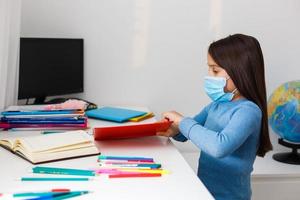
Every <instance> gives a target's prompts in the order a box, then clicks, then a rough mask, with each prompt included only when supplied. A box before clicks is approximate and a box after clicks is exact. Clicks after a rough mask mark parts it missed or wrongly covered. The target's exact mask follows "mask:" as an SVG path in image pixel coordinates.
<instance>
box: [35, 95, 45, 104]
mask: <svg viewBox="0 0 300 200" xmlns="http://www.w3.org/2000/svg"><path fill="white" fill-rule="evenodd" d="M45 100H46V96H43V97H36V98H35V100H34V102H33V104H44V103H45Z"/></svg>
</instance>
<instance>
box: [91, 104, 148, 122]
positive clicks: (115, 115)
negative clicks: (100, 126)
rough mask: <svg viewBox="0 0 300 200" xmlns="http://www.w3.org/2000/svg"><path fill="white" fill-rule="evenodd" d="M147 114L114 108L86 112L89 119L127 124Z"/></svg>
mask: <svg viewBox="0 0 300 200" xmlns="http://www.w3.org/2000/svg"><path fill="white" fill-rule="evenodd" d="M145 114H147V112H143V111H137V110H129V109H124V108H114V107H103V108H98V109H94V110H89V111H87V112H86V115H87V116H88V117H91V118H96V119H102V120H108V121H114V122H125V121H128V120H129V119H131V118H133V117H139V116H142V115H145Z"/></svg>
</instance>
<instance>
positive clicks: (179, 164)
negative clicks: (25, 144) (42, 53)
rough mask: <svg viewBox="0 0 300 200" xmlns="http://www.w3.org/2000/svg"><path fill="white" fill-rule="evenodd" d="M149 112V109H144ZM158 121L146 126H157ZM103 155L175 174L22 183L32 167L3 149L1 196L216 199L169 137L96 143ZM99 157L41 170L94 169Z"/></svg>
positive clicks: (102, 123) (0, 155)
mask: <svg viewBox="0 0 300 200" xmlns="http://www.w3.org/2000/svg"><path fill="white" fill-rule="evenodd" d="M144 110H147V109H144ZM89 121H90V125H91V126H92V127H93V126H108V125H111V124H114V125H115V124H116V123H111V122H105V121H100V120H89ZM153 121H155V119H154V118H152V119H148V120H145V121H144V122H143V123H147V122H153ZM7 134H19V135H22V134H38V133H29V132H27V133H24V132H13V133H7V132H0V137H1V138H3V137H5V135H7ZM96 144H97V146H98V147H99V148H100V151H101V152H102V154H103V155H137V156H138V155H140V156H147V157H153V158H154V160H155V161H156V162H157V163H161V164H162V166H163V168H164V169H167V170H170V171H171V174H169V175H163V176H162V177H153V178H123V179H109V178H108V177H107V175H101V176H99V177H96V178H95V180H92V181H89V182H21V181H18V180H17V179H18V178H20V177H22V176H30V175H31V173H30V171H31V168H32V167H33V165H32V164H30V163H29V162H27V161H25V160H23V159H21V158H19V157H18V156H15V155H13V154H12V153H10V152H9V151H7V150H5V149H3V148H0V166H1V170H0V193H13V192H22V191H38V190H49V189H52V188H70V189H73V190H89V191H93V193H91V194H87V195H83V196H80V197H79V198H80V199H124V200H125V199H130V200H134V199H138V200H140V199H149V200H153V199H172V200H176V199H186V198H188V199H189V200H193V199H195V200H196V199H197V200H199V199H205V200H206V199H213V197H212V196H211V195H210V193H209V192H208V190H207V189H206V188H205V186H204V185H203V184H202V182H201V181H200V180H199V179H198V177H197V176H196V175H195V173H194V172H193V170H192V169H191V167H190V166H189V165H188V164H187V163H186V161H185V160H184V158H183V157H182V156H181V154H180V153H179V151H178V150H177V149H176V148H175V146H174V145H173V143H172V142H171V141H170V140H169V139H167V138H165V137H145V138H140V139H128V140H114V141H101V142H96ZM96 160H97V157H96V156H93V157H85V158H80V159H72V160H66V161H60V162H53V163H48V164H44V165H41V166H52V167H67V168H82V169H89V168H90V169H92V168H96V167H97V161H96Z"/></svg>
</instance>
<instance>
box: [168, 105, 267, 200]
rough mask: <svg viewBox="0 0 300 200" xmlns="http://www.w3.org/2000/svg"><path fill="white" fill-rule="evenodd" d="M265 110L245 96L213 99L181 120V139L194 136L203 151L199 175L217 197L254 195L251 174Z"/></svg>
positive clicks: (249, 196) (177, 137)
mask: <svg viewBox="0 0 300 200" xmlns="http://www.w3.org/2000/svg"><path fill="white" fill-rule="evenodd" d="M261 118H262V113H261V110H260V108H259V107H258V106H257V105H256V104H255V103H253V102H251V101H248V100H246V99H239V100H236V101H231V102H212V103H211V104H209V105H208V106H206V107H205V108H204V109H203V110H202V111H201V112H200V113H199V114H198V115H196V116H195V117H194V118H189V117H185V118H184V119H183V120H182V121H181V122H180V124H179V130H180V133H179V134H178V135H176V136H175V137H173V138H174V139H175V140H178V141H182V142H184V141H186V140H191V141H192V142H193V143H194V144H195V145H196V146H197V147H199V149H201V155H200V159H199V166H198V177H199V178H200V179H201V181H202V182H203V183H204V184H205V186H206V187H207V188H208V190H209V191H210V192H211V193H212V195H213V196H214V197H215V198H216V199H217V200H222V199H225V200H231V199H234V200H237V199H243V200H244V199H245V200H246V199H247V200H248V199H251V185H250V174H251V172H252V170H253V163H254V160H255V157H256V151H257V148H258V143H259V135H260V126H261Z"/></svg>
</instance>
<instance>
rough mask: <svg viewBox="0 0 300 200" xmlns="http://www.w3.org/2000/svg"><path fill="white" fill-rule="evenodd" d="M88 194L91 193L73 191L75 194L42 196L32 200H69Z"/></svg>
mask: <svg viewBox="0 0 300 200" xmlns="http://www.w3.org/2000/svg"><path fill="white" fill-rule="evenodd" d="M87 193H89V191H73V192H65V193H60V194H53V195H49V196H41V197H37V198H32V199H30V200H46V199H49V200H50V199H56V200H57V199H68V198H71V197H76V196H80V195H83V194H87Z"/></svg>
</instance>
